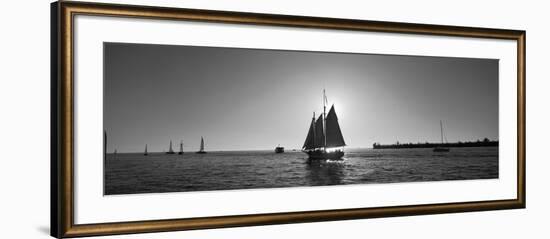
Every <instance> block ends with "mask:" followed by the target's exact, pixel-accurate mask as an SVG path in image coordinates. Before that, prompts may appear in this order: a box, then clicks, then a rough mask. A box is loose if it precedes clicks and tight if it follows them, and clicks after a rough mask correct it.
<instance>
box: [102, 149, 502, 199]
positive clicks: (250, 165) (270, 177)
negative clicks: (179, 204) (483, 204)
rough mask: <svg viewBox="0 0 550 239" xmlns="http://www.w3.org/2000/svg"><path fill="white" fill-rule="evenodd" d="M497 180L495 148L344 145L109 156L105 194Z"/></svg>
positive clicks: (496, 151) (496, 150)
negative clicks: (324, 155)
mask: <svg viewBox="0 0 550 239" xmlns="http://www.w3.org/2000/svg"><path fill="white" fill-rule="evenodd" d="M491 178H498V147H478V148H451V152H448V153H434V152H432V149H376V150H375V149H346V155H345V156H344V160H343V161H321V162H320V161H316V162H308V160H307V155H306V154H304V153H302V152H299V151H291V152H286V153H283V154H275V153H273V151H241V152H209V153H208V154H194V153H185V154H183V155H166V154H162V153H153V154H149V155H148V156H144V155H142V154H123V153H119V154H117V155H113V154H108V155H107V159H106V161H105V194H107V195H111V194H131V193H160V192H185V191H207V190H228V189H248V188H274V187H294V186H319V185H342V184H365V183H392V182H419V181H440V180H467V179H491Z"/></svg>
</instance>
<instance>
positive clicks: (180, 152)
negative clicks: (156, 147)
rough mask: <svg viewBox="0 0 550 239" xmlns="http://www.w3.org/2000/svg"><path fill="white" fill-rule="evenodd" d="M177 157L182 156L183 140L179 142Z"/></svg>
mask: <svg viewBox="0 0 550 239" xmlns="http://www.w3.org/2000/svg"><path fill="white" fill-rule="evenodd" d="M178 154H179V155H182V154H183V140H182V141H181V142H180V151H179V152H178Z"/></svg>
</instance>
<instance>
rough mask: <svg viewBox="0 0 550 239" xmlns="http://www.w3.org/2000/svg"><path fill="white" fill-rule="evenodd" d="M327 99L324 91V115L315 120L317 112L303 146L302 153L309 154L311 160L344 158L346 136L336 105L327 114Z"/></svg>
mask: <svg viewBox="0 0 550 239" xmlns="http://www.w3.org/2000/svg"><path fill="white" fill-rule="evenodd" d="M326 103H327V97H326V94H325V90H323V114H321V115H320V116H319V118H317V120H315V112H313V118H312V119H311V124H310V126H309V131H308V134H307V137H306V141H305V142H304V146H302V151H303V152H305V153H307V155H308V156H309V159H315V160H317V159H321V160H323V159H333V160H340V159H342V157H343V156H344V148H343V147H344V146H346V142H344V136H343V135H342V131H341V130H340V125H339V124H338V116H336V110H335V109H334V104H333V105H332V107H331V108H330V110H329V112H328V114H326Z"/></svg>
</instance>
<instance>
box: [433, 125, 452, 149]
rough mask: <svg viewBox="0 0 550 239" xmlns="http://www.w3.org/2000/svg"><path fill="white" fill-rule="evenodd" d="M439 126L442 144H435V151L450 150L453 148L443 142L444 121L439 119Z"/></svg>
mask: <svg viewBox="0 0 550 239" xmlns="http://www.w3.org/2000/svg"><path fill="white" fill-rule="evenodd" d="M439 127H440V129H441V145H438V146H435V148H434V150H433V151H434V152H449V151H450V150H451V149H450V148H448V147H445V145H444V143H443V122H442V121H441V120H440V121H439Z"/></svg>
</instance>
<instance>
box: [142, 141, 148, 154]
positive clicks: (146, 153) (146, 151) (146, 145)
mask: <svg viewBox="0 0 550 239" xmlns="http://www.w3.org/2000/svg"><path fill="white" fill-rule="evenodd" d="M143 155H145V156H147V155H149V153H147V144H145V152H143Z"/></svg>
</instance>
